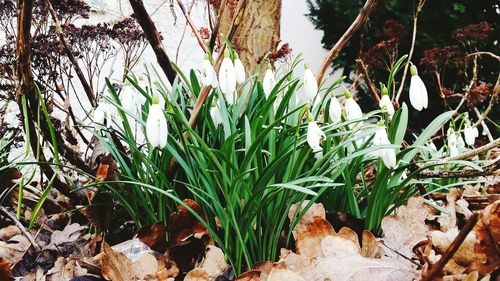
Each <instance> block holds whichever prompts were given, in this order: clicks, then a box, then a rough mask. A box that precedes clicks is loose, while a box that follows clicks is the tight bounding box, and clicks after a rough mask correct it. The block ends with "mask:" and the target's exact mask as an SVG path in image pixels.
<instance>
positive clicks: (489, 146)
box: [443, 138, 500, 161]
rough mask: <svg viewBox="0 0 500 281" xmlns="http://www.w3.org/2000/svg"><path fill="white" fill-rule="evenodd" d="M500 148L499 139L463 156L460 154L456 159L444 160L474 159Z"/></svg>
mask: <svg viewBox="0 0 500 281" xmlns="http://www.w3.org/2000/svg"><path fill="white" fill-rule="evenodd" d="M499 146H500V138H497V139H496V140H494V141H492V142H490V143H488V144H485V145H483V146H481V147H478V148H476V149H472V150H468V151H465V152H464V153H462V154H459V155H457V156H454V157H447V158H444V159H443V160H445V161H446V160H464V159H469V158H472V157H474V156H476V155H479V154H481V153H484V152H486V151H488V150H490V149H493V148H496V147H499Z"/></svg>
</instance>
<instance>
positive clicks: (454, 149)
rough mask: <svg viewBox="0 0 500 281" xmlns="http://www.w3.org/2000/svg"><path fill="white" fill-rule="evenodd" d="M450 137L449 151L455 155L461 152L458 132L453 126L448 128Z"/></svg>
mask: <svg viewBox="0 0 500 281" xmlns="http://www.w3.org/2000/svg"><path fill="white" fill-rule="evenodd" d="M447 135H448V138H447V140H446V142H447V145H448V151H449V152H450V156H451V157H454V156H457V155H458V154H460V152H459V150H458V139H457V134H456V133H455V131H454V130H453V129H452V128H448V132H447Z"/></svg>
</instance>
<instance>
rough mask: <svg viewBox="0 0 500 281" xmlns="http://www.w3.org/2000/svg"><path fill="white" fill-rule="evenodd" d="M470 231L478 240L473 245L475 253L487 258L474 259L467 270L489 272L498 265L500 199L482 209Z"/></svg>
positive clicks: (499, 254)
mask: <svg viewBox="0 0 500 281" xmlns="http://www.w3.org/2000/svg"><path fill="white" fill-rule="evenodd" d="M472 231H474V232H475V233H476V235H477V239H478V241H479V243H478V244H476V247H475V252H476V255H480V256H482V254H484V255H485V256H486V257H487V259H486V261H484V262H483V261H481V260H479V259H474V260H473V261H472V264H471V266H470V267H469V268H468V269H467V272H471V271H478V272H479V274H480V275H484V274H486V273H490V272H492V271H493V270H495V269H497V268H498V267H500V246H499V243H500V200H498V201H496V202H495V203H493V204H490V205H488V207H486V208H485V209H484V210H483V212H482V213H481V217H480V218H479V221H478V222H477V224H476V225H475V226H474V229H473V230H472Z"/></svg>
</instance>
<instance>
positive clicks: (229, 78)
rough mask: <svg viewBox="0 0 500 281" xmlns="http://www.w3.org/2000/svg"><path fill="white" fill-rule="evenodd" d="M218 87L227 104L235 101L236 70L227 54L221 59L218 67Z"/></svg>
mask: <svg viewBox="0 0 500 281" xmlns="http://www.w3.org/2000/svg"><path fill="white" fill-rule="evenodd" d="M219 87H220V90H221V92H222V93H223V94H224V97H225V98H226V101H227V103H228V104H235V103H236V70H235V69H234V64H233V62H232V61H231V58H229V56H226V57H225V58H224V60H222V64H221V66H220V69H219Z"/></svg>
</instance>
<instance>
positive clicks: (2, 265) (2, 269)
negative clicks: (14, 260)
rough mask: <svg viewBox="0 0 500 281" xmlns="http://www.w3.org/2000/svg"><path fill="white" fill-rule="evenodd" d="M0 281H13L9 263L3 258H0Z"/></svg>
mask: <svg viewBox="0 0 500 281" xmlns="http://www.w3.org/2000/svg"><path fill="white" fill-rule="evenodd" d="M0 280H5V281H11V280H13V278H12V274H11V272H10V263H9V261H8V260H7V259H4V258H0Z"/></svg>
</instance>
